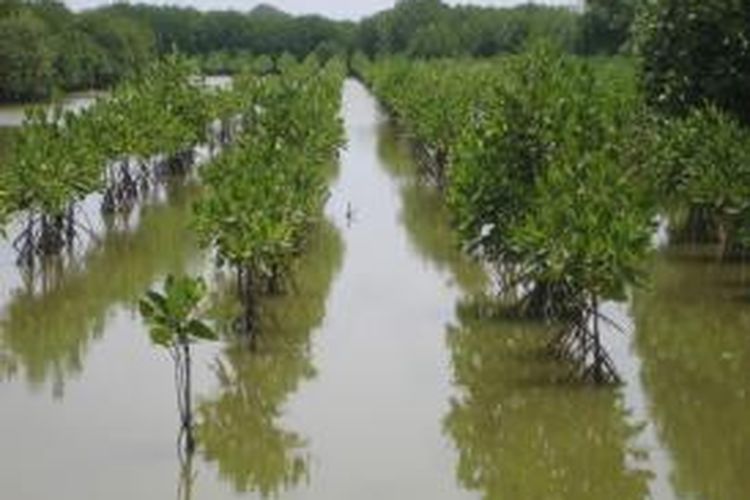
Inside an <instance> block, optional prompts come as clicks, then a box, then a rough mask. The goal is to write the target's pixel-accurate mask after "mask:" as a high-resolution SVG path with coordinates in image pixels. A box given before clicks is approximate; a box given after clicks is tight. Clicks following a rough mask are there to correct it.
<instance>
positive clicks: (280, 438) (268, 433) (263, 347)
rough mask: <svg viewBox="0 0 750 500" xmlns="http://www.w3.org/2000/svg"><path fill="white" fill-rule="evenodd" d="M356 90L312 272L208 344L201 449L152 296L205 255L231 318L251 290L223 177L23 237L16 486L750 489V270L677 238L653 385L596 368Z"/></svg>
mask: <svg viewBox="0 0 750 500" xmlns="http://www.w3.org/2000/svg"><path fill="white" fill-rule="evenodd" d="M343 94H344V95H343V108H342V116H343V119H344V122H345V127H346V132H347V141H348V146H347V148H346V150H345V151H343V152H342V155H341V159H340V165H339V169H338V176H337V178H336V180H335V181H334V183H333V187H332V194H331V198H330V200H329V203H328V206H327V209H326V220H325V221H324V222H323V223H321V224H320V225H319V227H318V228H317V229H316V231H315V233H314V234H312V235H311V238H310V247H309V251H308V252H307V253H306V254H305V255H304V256H303V257H302V258H301V259H300V261H299V262H298V263H297V265H296V266H295V270H294V273H293V276H294V277H293V280H292V283H293V286H291V287H290V289H289V291H288V294H286V295H284V296H278V297H274V298H268V299H266V300H264V302H263V304H262V308H261V316H260V324H261V330H262V335H261V336H260V337H259V339H258V343H257V345H256V347H255V349H254V350H249V349H248V347H247V345H246V343H245V342H241V341H239V339H236V338H235V337H233V336H232V335H230V334H225V335H223V337H222V340H221V341H218V342H214V343H207V344H201V345H196V347H195V356H194V377H195V380H194V382H195V390H196V393H197V397H196V401H197V403H196V413H197V418H198V425H197V434H198V437H199V442H200V444H199V449H198V451H197V453H196V455H195V457H194V459H193V460H192V462H191V463H189V464H181V463H180V461H179V460H178V456H177V448H176V437H177V436H176V432H177V414H176V408H175V394H174V387H173V379H172V364H171V359H170V358H169V356H168V355H167V354H166V353H165V352H162V351H160V350H158V349H156V348H154V347H153V346H152V345H151V344H150V342H149V340H148V335H147V332H146V329H145V328H144V325H143V324H142V322H141V320H140V319H139V316H138V313H137V307H136V305H137V300H138V298H139V296H141V295H142V294H143V292H144V291H145V290H147V289H148V288H149V287H155V286H158V285H159V283H160V282H161V280H162V279H163V277H164V276H165V275H166V274H167V273H180V272H186V271H191V272H194V273H195V272H200V273H202V274H203V275H204V276H205V277H206V278H208V279H209V281H210V282H211V283H212V289H213V290H214V292H213V299H214V300H213V303H214V304H215V307H213V308H212V311H211V314H212V316H214V317H216V318H219V319H221V318H225V317H226V316H227V312H231V311H232V309H233V307H234V306H233V304H232V301H231V300H227V299H226V296H225V291H226V287H225V277H223V276H222V275H221V274H220V273H217V272H215V271H214V270H213V266H212V265H211V263H210V262H208V259H207V256H206V255H205V253H204V252H202V251H201V250H200V249H199V248H198V246H197V244H196V242H195V241H194V239H193V236H192V231H191V229H190V227H189V222H190V211H191V208H190V207H191V203H192V202H193V200H195V198H196V196H199V190H200V188H199V186H197V185H196V184H195V183H193V182H191V181H186V182H180V183H175V184H174V185H169V186H167V187H165V188H164V189H160V190H158V191H157V192H155V193H154V194H153V196H152V197H151V199H149V200H148V201H147V202H145V203H144V204H143V206H141V207H140V208H139V209H138V211H137V213H135V214H133V216H132V217H131V218H129V219H128V220H125V221H123V220H117V219H109V220H100V219H99V216H98V214H96V210H95V209H93V208H92V209H91V210H88V212H89V213H90V217H91V218H92V225H93V226H94V227H95V228H96V230H97V232H98V233H99V238H98V240H97V241H94V242H92V243H91V244H90V247H89V248H88V249H87V250H86V252H83V253H80V254H79V255H75V256H73V257H71V258H69V259H66V260H65V262H64V263H60V264H59V265H58V266H49V267H48V268H47V269H46V270H45V272H44V273H42V272H41V270H38V272H37V273H36V275H35V276H28V275H24V274H23V273H20V272H19V270H18V269H17V268H16V267H15V265H14V263H13V253H12V251H11V249H10V248H9V245H8V243H7V242H6V243H3V244H0V278H1V279H2V282H0V443H2V446H0V498H2V499H5V498H8V499H12V500H46V499H51V498H55V499H60V500H68V499H70V500H73V499H75V500H80V499H89V498H91V499H99V498H102V499H108V500H109V499H113V500H120V499H122V500H125V499H128V500H130V499H133V498H138V499H144V500H151V499H153V500H163V499H166V498H178V499H181V500H184V499H188V498H191V499H197V500H222V499H230V498H235V499H236V498H249V499H250V498H255V499H264V498H284V499H305V500H307V499H310V500H339V499H340V500H344V499H346V500H350V499H357V500H360V499H362V500H369V499H372V500H375V499H377V500H380V499H396V500H399V499H404V500H412V499H425V500H441V499H480V498H481V499H487V500H495V499H506V498H512V499H516V498H517V499H575V500H579V499H591V500H594V499H597V500H598V499H602V498H617V499H640V498H646V497H648V496H652V497H654V498H670V497H673V496H675V497H678V498H722V499H724V498H726V499H730V500H731V499H735V498H737V499H740V498H744V497H743V492H746V491H748V488H750V484H748V482H747V479H746V475H745V474H743V473H742V465H743V464H744V463H746V460H745V459H746V458H747V456H748V455H747V451H748V449H750V435H748V433H747V432H746V430H747V429H746V426H744V422H746V421H747V419H748V418H750V405H749V404H748V395H747V393H746V392H745V391H746V388H747V387H748V386H747V380H748V379H747V377H748V375H747V374H748V373H750V370H749V369H747V368H748V362H750V352H748V343H747V337H746V331H747V326H748V325H749V324H750V321H749V320H748V319H749V318H750V315H749V314H748V313H747V311H746V309H747V308H746V305H745V304H744V302H742V300H744V299H743V298H742V297H740V296H739V295H738V294H739V293H740V291H741V290H746V289H747V288H748V287H746V285H747V284H748V280H747V279H746V278H747V277H746V276H745V275H744V274H743V272H744V271H743V269H744V268H742V267H739V266H719V265H718V264H713V263H711V262H710V261H707V260H703V259H701V258H697V257H691V256H685V255H677V256H676V255H673V254H671V253H665V254H660V255H659V256H658V257H657V258H656V259H655V260H654V263H653V272H652V274H653V276H654V283H653V286H652V287H651V288H649V289H648V290H646V291H643V292H639V293H638V294H636V295H635V296H634V297H633V299H632V305H631V306H630V307H629V308H625V309H624V310H621V311H620V312H617V311H615V312H614V313H613V316H617V315H618V314H619V316H617V318H618V319H620V320H621V321H623V322H624V323H628V324H627V325H625V326H630V327H632V328H630V330H631V334H632V336H630V337H622V338H621V339H620V340H618V341H617V342H615V343H614V344H611V345H612V347H613V349H615V351H616V352H615V357H616V360H617V361H618V363H619V364H620V366H621V367H622V368H623V371H624V372H625V373H624V375H625V379H626V382H627V385H626V386H625V387H624V388H623V390H621V391H620V390H612V389H611V388H607V389H595V388H591V387H588V386H582V385H580V384H577V383H575V382H572V381H571V380H570V379H569V378H568V371H567V370H566V368H565V366H564V365H563V364H561V363H560V362H558V361H556V360H553V359H550V358H549V356H548V355H547V353H546V351H545V346H546V344H547V342H548V341H549V338H550V332H549V331H548V330H547V329H546V328H544V327H543V326H541V325H538V324H534V323H524V322H518V321H511V320H508V319H505V318H503V316H502V315H501V314H497V311H496V310H495V308H494V307H493V305H492V303H491V302H490V301H488V300H487V299H486V298H484V295H483V293H482V292H483V290H484V289H486V288H487V285H488V283H487V278H486V276H485V274H484V272H483V271H482V269H481V268H480V267H479V266H478V265H476V264H474V263H472V262H469V261H468V260H467V259H466V258H464V257H463V256H462V255H461V252H460V251H459V249H458V245H457V244H456V241H455V238H454V236H453V234H452V232H451V230H450V226H449V223H448V217H447V213H446V210H445V207H444V204H443V202H442V200H441V198H440V196H439V194H438V193H436V192H435V190H434V189H432V188H431V187H430V186H428V185H426V183H425V182H423V181H422V180H420V176H419V169H418V167H417V166H416V165H415V163H414V161H413V158H412V154H411V150H410V146H409V144H408V140H407V139H406V138H405V137H403V136H402V134H401V133H400V132H399V130H398V128H397V127H396V126H394V124H393V123H391V121H390V120H389V119H388V118H387V116H386V115H385V114H384V113H383V112H382V111H381V110H380V109H379V107H378V105H377V103H376V101H375V100H374V99H373V97H372V96H371V94H370V93H369V92H368V91H367V90H366V89H365V88H364V87H363V86H362V85H360V84H359V83H357V82H355V81H351V80H350V81H347V83H346V85H345V88H344V93H343ZM91 205H92V206H95V205H96V204H95V203H92V204H91ZM745 299H746V297H745ZM221 323H222V322H221V321H220V322H219V324H221ZM703 334H706V335H710V336H711V337H710V339H711V340H707V339H708V337H703V336H702V335H703ZM716 422H719V424H717V423H716ZM728 429H734V431H733V432H728Z"/></svg>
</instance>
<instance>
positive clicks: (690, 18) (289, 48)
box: [0, 0, 750, 124]
mask: <svg viewBox="0 0 750 500" xmlns="http://www.w3.org/2000/svg"><path fill="white" fill-rule="evenodd" d="M571 3H576V4H578V3H579V2H577V1H576V0H571ZM583 3H584V8H583V10H581V9H580V8H574V7H573V6H571V7H551V6H541V5H533V4H527V5H521V6H518V7H514V8H489V7H477V6H449V5H445V4H443V3H442V2H441V1H440V0H396V2H395V5H394V7H393V8H391V9H388V10H385V11H383V12H380V13H377V14H375V15H373V16H370V17H367V18H365V19H362V20H361V21H359V22H351V21H334V20H330V19H326V18H324V17H321V16H292V15H289V14H287V13H285V12H282V11H280V10H278V9H275V8H273V7H270V6H268V5H261V6H258V7H256V8H254V9H253V10H251V11H249V12H236V11H214V12H202V11H199V10H196V9H191V8H178V7H164V6H153V5H142V4H140V5H131V4H127V3H120V4H115V5H109V6H106V7H102V8H98V9H94V10H88V11H83V12H80V13H74V12H71V11H70V10H69V9H68V8H67V7H66V6H65V5H64V4H63V3H62V2H60V1H58V0H0V101H27V100H35V99H43V98H47V97H49V96H50V94H51V93H52V92H53V90H54V89H61V90H64V91H71V90H80V89H87V88H107V87H110V86H112V85H113V84H114V83H115V82H118V81H120V80H121V79H122V78H123V77H125V76H126V75H128V74H131V73H134V72H138V71H139V70H142V68H144V67H146V64H145V63H146V62H147V61H148V60H149V59H152V58H155V57H159V56H161V55H164V54H167V53H170V52H172V51H175V50H177V51H180V52H182V53H184V54H188V55H190V56H193V57H195V58H196V59H197V60H198V61H200V62H201V65H202V68H203V70H204V71H205V72H206V73H226V72H233V71H236V70H237V69H238V66H239V65H240V64H242V63H243V61H244V62H246V61H247V60H248V55H250V56H258V55H266V56H270V58H271V61H273V60H275V59H278V56H279V55H281V54H291V55H293V56H296V57H297V58H303V57H305V56H307V55H308V54H311V53H316V54H317V55H318V56H319V57H320V58H321V59H323V60H325V59H328V58H329V57H331V56H334V55H345V56H351V55H352V54H355V53H364V54H366V55H367V56H369V57H374V56H378V55H389V54H403V55H406V56H409V57H413V58H437V57H457V56H464V57H491V56H496V55H499V54H508V53H518V52H521V51H522V50H523V48H524V47H526V46H528V45H529V43H530V41H531V40H533V39H537V38H545V39H547V40H549V41H551V42H552V43H553V44H554V45H557V46H558V47H560V48H562V49H563V50H565V51H567V52H571V53H575V54H582V55H605V56H606V55H615V54H625V55H636V56H637V58H636V59H635V60H637V61H638V67H639V70H640V71H639V81H640V83H641V89H642V90H643V91H644V96H645V98H646V99H647V101H648V102H649V104H650V105H652V106H653V107H655V108H659V109H661V110H662V111H665V112H666V113H668V114H677V115H680V114H683V113H685V112H686V111H688V110H689V109H691V108H693V107H695V106H700V105H702V104H703V103H705V102H709V103H713V104H715V105H717V106H718V107H719V108H721V109H724V110H728V111H731V112H732V113H733V114H735V115H736V116H737V117H738V118H740V119H741V120H742V121H743V122H744V123H745V124H747V123H750V104H749V103H750V43H748V40H750V2H738V1H737V0H712V1H711V2H706V1H705V0H586V1H585V2H583Z"/></svg>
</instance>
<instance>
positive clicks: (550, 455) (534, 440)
mask: <svg viewBox="0 0 750 500" xmlns="http://www.w3.org/2000/svg"><path fill="white" fill-rule="evenodd" d="M494 309H495V307H494V306H493V304H492V302H491V300H488V299H483V298H475V299H472V300H467V301H464V302H463V303H461V304H460V305H459V306H458V311H457V316H458V325H456V326H455V327H452V328H450V329H449V333H448V344H449V347H450V350H451V353H452V358H453V367H454V380H455V383H456V384H457V386H458V388H459V390H460V395H459V396H457V397H456V398H454V400H453V401H452V402H451V410H450V412H449V413H448V415H447V416H446V417H445V420H444V428H445V431H446V432H447V433H448V435H450V436H451V437H452V438H453V440H454V442H455V443H456V446H457V448H458V453H459V465H458V477H459V481H460V482H461V483H462V485H463V486H464V487H466V488H468V489H470V490H477V491H480V492H482V494H483V497H484V498H487V499H501V498H545V499H547V498H564V499H575V500H581V499H592V500H593V499H602V498H618V499H629V498H633V499H636V498H637V499H640V498H644V497H645V496H646V495H647V493H648V488H647V486H648V484H647V483H648V479H649V476H650V474H649V473H648V472H646V471H644V470H641V469H639V467H638V455H639V451H638V450H634V449H632V448H631V447H630V445H629V443H630V442H632V439H631V438H632V437H633V435H634V433H636V432H638V429H637V428H635V427H633V426H632V425H630V424H628V419H627V418H626V412H625V410H624V409H623V406H622V399H621V397H620V396H619V394H618V393H617V392H616V391H613V390H612V389H610V388H592V387H590V386H588V385H585V384H581V383H576V382H572V381H569V380H570V378H569V377H568V376H567V375H568V372H567V371H566V370H565V367H564V366H562V365H561V364H560V363H559V361H557V360H555V359H554V358H551V357H550V356H549V354H548V353H547V352H546V351H545V346H546V345H547V343H548V341H549V338H550V337H549V336H550V332H549V331H548V330H547V329H546V328H544V327H542V326H540V325H539V324H534V323H528V322H518V321H509V320H507V319H503V317H502V315H501V314H500V313H498V312H497V311H495V310H494Z"/></svg>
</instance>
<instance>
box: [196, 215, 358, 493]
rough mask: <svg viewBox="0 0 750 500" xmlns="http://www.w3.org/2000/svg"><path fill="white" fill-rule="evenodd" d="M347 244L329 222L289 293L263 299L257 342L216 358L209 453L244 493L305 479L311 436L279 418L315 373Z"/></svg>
mask: <svg viewBox="0 0 750 500" xmlns="http://www.w3.org/2000/svg"><path fill="white" fill-rule="evenodd" d="M343 252H344V246H343V241H342V240H341V237H340V235H339V233H338V231H337V229H336V228H335V227H334V226H333V225H332V224H331V223H329V222H324V223H322V224H321V227H320V228H319V229H318V230H317V231H316V234H314V235H313V236H312V237H311V241H310V242H309V247H308V248H307V249H306V251H305V255H304V256H302V257H301V258H300V260H299V262H298V263H297V268H296V269H295V271H294V273H293V274H294V278H293V284H292V286H290V290H289V292H288V293H287V294H285V295H280V296H276V297H269V298H266V299H264V300H263V301H262V304H261V308H260V313H259V325H260V328H259V334H258V335H257V337H256V339H255V342H254V345H253V348H252V349H250V348H248V346H247V344H246V343H244V342H241V341H239V340H235V341H234V342H232V343H231V344H230V345H229V346H228V347H227V348H226V350H225V352H224V354H223V356H222V358H221V359H220V360H219V361H218V362H217V369H216V373H217V376H218V379H219V384H220V391H219V395H218V397H216V398H215V399H212V400H208V401H204V402H203V403H201V404H200V405H199V407H198V414H199V421H200V423H199V425H198V429H197V434H198V437H199V443H200V446H201V448H202V452H203V455H204V456H205V458H206V459H207V460H208V461H212V462H216V463H217V465H218V468H219V473H220V475H221V476H222V477H223V478H225V479H226V480H228V481H231V482H232V484H233V485H234V488H235V489H236V490H237V491H238V492H249V491H253V492H257V493H259V494H260V495H262V496H263V497H264V498H267V497H271V496H274V495H278V494H279V493H281V492H283V491H285V490H287V489H289V488H291V487H293V486H294V485H296V484H298V483H299V482H300V481H302V480H305V479H306V478H307V474H308V459H309V457H308V455H307V454H306V452H305V440H304V438H303V437H301V436H299V435H298V434H297V433H295V432H293V431H289V430H287V429H285V428H284V427H283V424H282V423H281V422H280V420H281V417H282V414H283V408H284V404H285V402H286V401H287V399H288V397H289V396H290V395H291V394H293V393H294V392H295V391H296V390H297V389H298V387H299V385H300V383H301V382H303V381H305V380H309V379H311V378H312V377H314V376H315V367H314V366H313V364H312V358H311V352H310V350H311V334H312V332H313V331H314V330H315V329H316V328H318V327H319V326H320V325H321V324H322V322H323V319H324V316H325V305H326V300H327V297H328V293H329V291H330V288H331V284H332V283H333V279H334V276H335V275H336V273H337V271H338V270H339V268H340V267H341V262H342V258H343Z"/></svg>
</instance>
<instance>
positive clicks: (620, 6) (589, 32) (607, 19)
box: [581, 0, 638, 54]
mask: <svg viewBox="0 0 750 500" xmlns="http://www.w3.org/2000/svg"><path fill="white" fill-rule="evenodd" d="M637 2H638V0H586V8H585V11H584V13H583V17H582V19H581V24H582V27H581V51H582V52H583V53H585V54H617V53H619V52H623V51H624V50H625V49H626V46H627V45H628V43H629V41H630V31H631V25H632V24H633V20H634V18H635V12H636V5H637Z"/></svg>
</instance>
